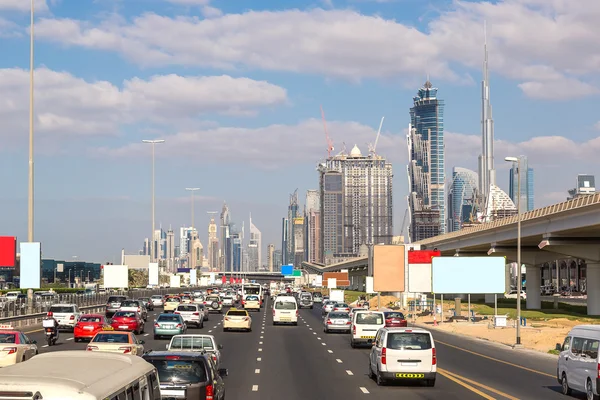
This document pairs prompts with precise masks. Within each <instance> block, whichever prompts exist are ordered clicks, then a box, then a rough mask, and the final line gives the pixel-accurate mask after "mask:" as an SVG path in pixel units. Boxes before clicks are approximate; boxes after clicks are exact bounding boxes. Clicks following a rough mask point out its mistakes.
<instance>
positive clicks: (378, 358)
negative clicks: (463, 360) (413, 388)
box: [369, 328, 437, 387]
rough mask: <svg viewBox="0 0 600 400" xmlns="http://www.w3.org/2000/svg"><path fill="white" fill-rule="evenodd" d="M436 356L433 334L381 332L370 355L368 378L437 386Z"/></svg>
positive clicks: (409, 330)
mask: <svg viewBox="0 0 600 400" xmlns="http://www.w3.org/2000/svg"><path fill="white" fill-rule="evenodd" d="M436 375H437V356H436V351H435V343H434V341H433V336H432V335H431V332H429V331H427V330H425V329H420V328H382V329H380V330H379V331H378V332H377V335H376V337H375V343H374V346H373V347H372V348H371V353H370V354H369V377H370V378H375V379H376V380H377V384H378V385H380V386H381V385H385V383H386V382H388V381H398V380H401V381H413V380H418V381H423V382H425V383H426V384H427V386H430V387H433V386H435V378H436Z"/></svg>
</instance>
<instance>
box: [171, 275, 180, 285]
mask: <svg viewBox="0 0 600 400" xmlns="http://www.w3.org/2000/svg"><path fill="white" fill-rule="evenodd" d="M171 287H175V288H177V287H181V276H179V275H171Z"/></svg>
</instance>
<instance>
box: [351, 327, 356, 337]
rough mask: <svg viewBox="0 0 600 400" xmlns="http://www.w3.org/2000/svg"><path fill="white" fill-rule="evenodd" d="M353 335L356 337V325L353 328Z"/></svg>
mask: <svg viewBox="0 0 600 400" xmlns="http://www.w3.org/2000/svg"><path fill="white" fill-rule="evenodd" d="M352 334H353V335H356V325H354V326H352Z"/></svg>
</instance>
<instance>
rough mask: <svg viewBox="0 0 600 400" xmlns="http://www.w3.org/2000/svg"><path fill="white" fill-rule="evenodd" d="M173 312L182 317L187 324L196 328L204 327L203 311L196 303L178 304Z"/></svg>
mask: <svg viewBox="0 0 600 400" xmlns="http://www.w3.org/2000/svg"><path fill="white" fill-rule="evenodd" d="M175 314H179V315H181V316H182V317H183V320H184V321H185V323H186V325H187V326H190V325H194V326H195V327H196V328H204V311H203V310H201V309H200V306H199V305H198V304H191V303H189V304H180V305H179V306H177V310H175Z"/></svg>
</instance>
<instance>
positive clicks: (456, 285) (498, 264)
mask: <svg viewBox="0 0 600 400" xmlns="http://www.w3.org/2000/svg"><path fill="white" fill-rule="evenodd" d="M431 265H432V270H431V274H432V280H433V288H432V289H433V293H436V294H497V293H504V292H505V291H506V282H505V277H504V270H505V268H506V258H504V257H489V256H488V257H434V258H433V260H432V264H431Z"/></svg>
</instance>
